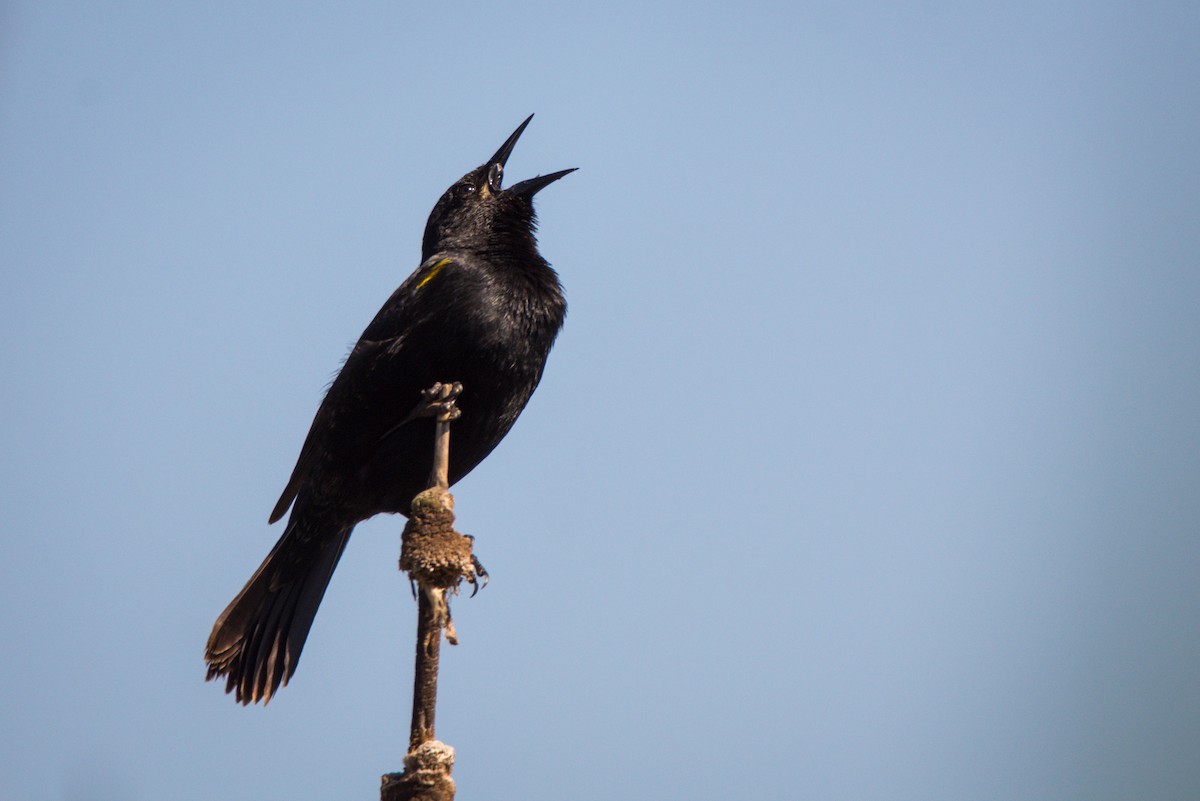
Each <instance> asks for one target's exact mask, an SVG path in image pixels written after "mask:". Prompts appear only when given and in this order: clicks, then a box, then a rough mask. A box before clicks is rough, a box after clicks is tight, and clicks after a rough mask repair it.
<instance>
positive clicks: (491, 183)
mask: <svg viewBox="0 0 1200 801" xmlns="http://www.w3.org/2000/svg"><path fill="white" fill-rule="evenodd" d="M503 180H504V168H503V167H501V166H500V165H499V164H493V165H492V167H491V169H489V170H488V189H490V190H492V191H493V192H499V191H500V183H501V181H503Z"/></svg>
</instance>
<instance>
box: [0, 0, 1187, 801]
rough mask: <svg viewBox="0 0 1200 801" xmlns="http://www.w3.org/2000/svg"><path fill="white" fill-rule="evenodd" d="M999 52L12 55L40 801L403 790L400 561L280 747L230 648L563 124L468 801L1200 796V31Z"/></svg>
mask: <svg viewBox="0 0 1200 801" xmlns="http://www.w3.org/2000/svg"><path fill="white" fill-rule="evenodd" d="M989 6H993V7H986V6H983V5H981V4H960V3H948V2H936V1H934V2H921V3H909V4H902V5H893V4H887V3H859V2H824V3H819V4H814V3H803V2H801V3H784V2H779V3H769V4H756V3H736V4H735V3H725V4H713V3H703V2H700V3H664V4H654V3H646V2H638V3H625V2H620V1H619V0H618V1H617V2H609V3H590V4H570V3H562V2H554V3H549V2H547V3H535V4H524V5H514V4H504V5H502V6H500V5H496V4H483V3H479V4H471V3H422V4H413V3H402V2H376V3H337V4H332V3H331V4H325V6H324V8H317V7H315V4H298V3H283V2H278V3H252V4H247V3H228V2H213V3H159V2H144V3H133V2H123V3H82V2H81V3H62V2H37V3H33V2H15V3H14V2H8V3H5V4H4V5H3V6H0V263H2V267H3V273H2V275H3V282H4V284H3V292H2V293H0V326H2V328H3V345H2V351H0V358H2V362H0V370H2V371H3V375H4V379H5V387H4V391H3V393H2V394H0V404H2V406H0V414H2V420H3V423H2V424H0V493H2V495H0V501H2V504H3V510H4V516H3V520H4V523H3V537H4V540H3V542H4V549H3V558H0V609H2V610H3V612H2V613H0V644H2V646H3V657H2V658H0V797H2V798H4V799H14V801H17V800H21V801H43V800H45V801H59V799H62V800H63V801H136V800H137V799H147V800H148V799H173V800H178V801H193V800H196V801H201V800H203V801H209V800H210V799H214V798H220V799H224V800H225V801H241V800H242V799H267V798H281V799H282V798H286V799H290V800H291V801H300V800H301V799H331V798H344V799H350V798H359V799H369V798H375V797H377V795H376V793H377V792H378V790H377V787H378V782H379V776H380V774H382V773H385V772H388V771H392V770H399V769H400V767H401V757H402V755H403V753H404V750H405V745H406V739H407V726H408V718H409V703H410V681H411V652H412V643H413V627H414V621H415V611H414V604H413V602H412V600H411V598H410V596H409V591H408V586H407V584H406V582H405V581H404V580H403V579H402V577H401V576H400V575H399V574H398V573H397V572H396V567H395V565H396V559H397V555H398V551H399V534H400V529H401V524H402V521H401V520H400V519H397V518H392V519H376V520H372V521H370V522H368V523H366V524H363V525H362V526H360V527H359V529H358V530H357V532H356V534H355V536H354V538H353V540H352V541H351V544H350V547H349V550H348V552H347V553H346V556H345V558H344V559H343V561H342V564H341V566H340V567H339V569H338V572H337V574H336V575H335V576H334V579H333V582H332V585H331V587H330V590H329V593H328V595H327V596H326V599H325V602H324V605H323V607H322V609H321V612H320V613H319V614H318V616H317V619H316V623H315V626H314V628H313V631H312V636H311V637H310V639H309V641H308V646H307V649H306V650H305V652H304V658H303V659H302V661H301V664H300V668H299V671H298V673H297V674H296V676H295V679H294V680H293V682H292V683H291V684H290V685H289V686H288V687H287V688H286V689H285V690H284V691H283V692H282V693H281V694H280V695H279V697H278V698H277V700H276V701H274V702H272V704H271V705H270V706H269V707H268V708H266V709H262V708H248V709H247V708H242V707H239V706H237V705H235V704H234V702H233V700H232V699H231V698H230V697H228V696H226V695H224V694H223V693H222V691H221V690H222V688H221V687H219V686H216V685H213V684H206V683H205V682H204V681H203V677H204V666H203V662H202V650H203V645H204V641H205V639H206V637H207V636H208V633H209V629H210V627H211V625H212V622H213V619H214V618H215V616H216V615H217V613H218V612H220V611H221V609H222V608H223V607H224V605H225V604H226V603H227V602H228V601H229V600H230V598H232V597H233V595H234V594H235V593H236V592H237V590H238V589H239V588H240V587H241V586H242V583H243V582H244V581H245V580H246V579H247V578H248V577H249V576H250V574H251V572H252V571H253V570H254V568H255V567H256V566H257V565H258V563H259V561H260V560H261V559H262V557H263V556H264V555H265V554H266V552H267V551H268V549H269V548H270V546H271V545H272V543H273V542H274V541H275V538H276V537H277V536H278V534H279V533H280V530H281V527H279V526H276V527H268V526H267V525H266V518H267V514H268V512H269V511H270V509H271V507H272V505H273V504H274V502H275V499H276V497H277V496H278V493H279V491H280V490H281V489H282V487H283V484H284V483H285V481H286V479H287V477H288V475H289V472H290V470H291V468H292V465H293V463H294V460H295V457H296V454H297V452H298V449H299V447H300V444H301V441H302V439H303V437H304V434H305V433H306V431H307V429H308V425H309V422H310V420H311V417H312V414H313V412H314V411H315V409H316V406H317V403H318V402H319V399H320V397H321V392H322V390H323V388H324V386H325V385H326V384H327V382H328V381H329V379H330V378H331V376H332V375H333V373H334V372H335V371H336V369H337V367H338V366H339V364H340V361H341V359H342V358H343V356H344V355H345V353H346V352H347V350H348V348H349V346H350V345H351V344H352V343H353V342H354V340H355V339H357V337H358V335H359V333H360V332H361V331H362V329H363V327H364V326H365V325H366V323H367V322H368V321H369V320H370V318H371V316H372V315H373V314H374V313H375V311H376V310H377V309H378V307H379V306H380V305H381V304H382V302H383V301H384V300H385V299H386V298H387V296H388V295H389V293H390V292H391V291H392V289H393V288H394V287H395V286H397V285H398V284H399V283H400V281H401V280H402V279H403V278H404V277H405V276H406V275H407V274H408V273H409V272H411V271H412V270H413V269H414V268H415V267H416V266H417V263H418V260H419V245H420V236H421V231H422V228H423V226H424V222H425V218H426V215H427V214H428V212H429V210H430V208H431V207H432V205H433V203H434V201H435V200H436V199H437V197H438V195H439V194H440V193H441V192H442V191H443V190H444V189H445V188H446V186H448V185H449V184H450V183H451V182H452V181H454V180H455V179H457V178H458V177H459V176H460V175H461V174H463V173H464V172H466V171H467V170H469V169H471V168H473V167H475V166H476V165H478V164H479V163H480V162H481V161H482V160H483V159H485V158H486V157H487V156H488V155H490V154H491V153H492V152H493V151H494V150H495V149H496V147H497V146H498V145H499V144H500V143H501V142H502V141H503V140H504V138H505V137H506V136H507V135H508V134H509V133H510V132H511V131H512V130H513V128H515V127H516V125H517V124H518V123H519V122H520V121H521V120H522V119H523V118H524V117H525V116H526V115H527V114H529V113H530V112H536V113H537V116H536V117H535V118H534V121H533V123H532V124H531V126H530V128H529V129H528V131H527V132H526V134H525V136H524V138H523V139H522V140H521V142H520V144H519V146H518V147H517V149H516V152H515V155H514V156H513V158H512V160H511V161H510V163H509V171H508V174H509V179H510V180H518V179H521V178H526V177H531V176H533V175H535V174H537V173H545V172H549V171H553V170H558V169H562V168H566V167H578V168H579V172H577V173H575V174H573V175H571V176H570V177H568V178H567V179H565V180H563V181H561V182H559V183H556V184H554V185H553V186H552V187H550V188H549V189H547V190H546V191H545V192H543V193H542V194H541V195H540V196H539V199H538V200H539V209H540V216H541V224H542V225H541V244H542V252H543V254H544V255H545V256H546V257H547V258H548V259H549V260H550V261H551V262H552V263H553V264H554V265H555V266H556V267H557V268H558V269H559V271H560V273H561V276H562V279H563V282H564V284H565V285H566V287H567V290H568V295H569V300H570V304H571V306H570V313H569V317H568V320H567V326H566V329H565V331H564V333H563V335H562V336H561V338H560V339H559V343H558V345H557V347H556V349H555V351H554V353H553V354H552V357H551V359H550V364H549V367H548V369H547V372H546V377H545V380H544V381H543V383H542V386H541V388H540V390H539V391H538V394H537V395H536V396H535V397H534V399H533V402H532V403H531V405H530V406H529V408H528V409H527V411H526V414H525V416H524V417H522V419H521V421H520V422H519V423H518V425H517V426H516V428H515V429H514V430H513V432H512V433H511V435H510V436H509V438H508V439H507V440H506V441H505V443H504V444H503V445H502V446H501V447H500V448H499V449H498V450H497V451H496V452H495V453H494V454H493V455H492V457H491V458H490V459H489V460H488V461H487V462H485V463H484V464H483V465H482V466H481V467H480V468H479V469H477V470H476V471H475V473H474V474H472V475H471V476H470V477H469V478H468V479H467V480H465V481H463V482H462V483H461V484H459V485H458V487H457V489H456V496H457V500H458V509H459V523H460V528H461V529H462V530H463V531H465V532H468V533H471V534H475V535H476V536H477V537H478V541H477V552H478V553H479V555H480V557H481V558H482V560H483V561H484V563H485V564H486V565H487V567H488V568H489V570H490V571H491V573H492V583H491V585H490V586H489V587H488V588H487V589H486V590H485V591H484V592H483V593H481V594H480V595H479V596H477V597H475V598H473V599H466V598H462V599H459V600H458V602H457V603H456V605H455V612H456V620H457V623H458V629H459V633H460V634H461V637H462V641H463V642H462V645H460V646H459V647H458V648H456V649H447V650H446V651H445V652H444V656H443V674H442V694H441V703H440V706H439V713H438V734H439V735H440V737H441V739H443V740H445V741H447V742H448V743H450V744H452V745H453V746H455V747H456V748H457V750H458V759H459V762H458V765H457V768H456V770H455V777H456V779H457V780H458V783H459V797H460V798H463V799H470V798H495V799H516V798H521V799H533V800H535V801H539V800H540V799H572V800H573V801H590V800H591V799H596V800H597V801H599V800H600V799H612V798H635V799H637V798H646V799H650V798H654V799H729V798H755V799H800V798H804V799H808V798H812V799H847V800H848V801H862V800H863V799H955V800H956V801H958V800H961V799H973V800H974V799H1006V800H1007V799H1088V800H1089V801H1095V800H1096V799H1134V798H1136V799H1156V800H1159V801H1161V800H1163V799H1189V800H1190V799H1195V798H1197V797H1200V757H1198V755H1200V537H1198V536H1197V535H1198V534H1200V147H1198V144H1197V143H1200V46H1198V45H1197V42H1200V7H1198V6H1197V5H1196V4H1195V3H1194V2H1179V3H1175V4H1169V3H1136V4H1135V3H1112V2H1093V3H1045V2H1036V3H1030V2H1016V3H1004V4H989ZM447 378H453V376H447Z"/></svg>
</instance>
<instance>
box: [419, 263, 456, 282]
mask: <svg viewBox="0 0 1200 801" xmlns="http://www.w3.org/2000/svg"><path fill="white" fill-rule="evenodd" d="M449 263H450V259H442V260H441V261H439V262H438V263H437V264H435V265H433V266H432V267H430V268H429V275H427V276H425V277H424V278H422V279H421V281H420V283H418V284H417V289H420V288H421V287H423V286H425V285H426V284H428V283H429V282H430V281H432V280H433V279H435V278H437V275H438V273H440V272H441V271H442V268H443V267H445V266H446V265H447V264H449Z"/></svg>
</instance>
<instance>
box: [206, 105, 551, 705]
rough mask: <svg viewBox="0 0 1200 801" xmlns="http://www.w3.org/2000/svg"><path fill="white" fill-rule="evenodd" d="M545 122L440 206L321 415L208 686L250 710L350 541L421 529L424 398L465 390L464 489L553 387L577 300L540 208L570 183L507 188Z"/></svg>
mask: <svg viewBox="0 0 1200 801" xmlns="http://www.w3.org/2000/svg"><path fill="white" fill-rule="evenodd" d="M530 119H532V115H531V116H530V118H529V119H526V120H525V122H523V123H521V125H520V127H518V128H517V130H516V131H514V132H513V134H512V135H511V136H510V137H509V138H508V140H507V141H505V143H504V144H503V145H502V146H501V147H500V149H499V150H498V151H497V152H496V154H495V155H494V156H492V158H490V159H488V161H486V162H485V163H484V164H482V165H481V166H479V167H478V168H476V169H474V170H472V171H471V172H469V173H467V174H466V175H464V176H463V177H462V178H461V179H460V180H459V181H457V182H456V183H455V184H454V185H453V186H451V187H450V188H449V189H447V190H446V192H445V193H444V194H443V195H442V197H441V199H439V200H438V202H437V205H436V206H435V207H434V209H433V212H432V213H431V214H430V215H429V222H428V223H427V224H426V226H425V236H424V239H423V241H422V247H421V258H422V263H421V266H420V267H418V268H417V270H416V272H414V273H413V274H412V275H410V276H409V277H408V278H407V279H406V280H405V281H404V283H402V284H401V285H400V287H399V288H398V289H397V290H396V291H395V292H393V293H392V296H391V297H390V298H388V300H387V302H386V303H384V305H383V308H381V309H380V310H379V313H378V314H376V315H375V319H374V320H372V321H371V323H370V325H368V326H367V328H366V330H365V331H364V332H363V334H362V337H361V338H360V339H359V341H358V343H357V344H356V345H355V346H354V348H353V350H351V352H350V355H349V356H348V357H347V358H346V362H345V364H344V365H343V366H342V369H341V371H340V372H339V373H338V376H337V378H336V379H334V381H333V383H332V384H331V385H330V387H329V391H328V392H327V393H326V395H325V398H324V400H323V401H322V403H321V406H320V408H319V409H318V410H317V414H316V417H315V419H314V420H313V423H312V427H311V428H310V429H309V432H308V437H307V439H306V440H305V442H304V445H303V447H302V448H301V450H300V457H299V459H298V460H297V462H296V467H295V469H294V470H293V472H292V476H291V478H290V480H289V481H288V483H287V487H286V488H285V489H284V491H283V494H282V495H281V496H280V498H279V502H278V503H277V504H276V505H275V509H274V511H272V513H271V517H270V522H272V523H274V522H275V521H276V520H278V519H279V518H281V517H282V516H283V515H284V514H285V513H286V512H287V510H288V508H289V506H290V507H291V510H292V512H291V516H290V517H289V518H288V521H287V525H286V527H285V529H284V532H283V535H282V536H281V537H280V539H279V541H278V542H277V543H276V544H275V547H274V548H273V549H272V550H271V552H270V554H268V555H267V558H266V559H265V560H264V561H263V563H262V565H261V566H260V567H259V568H258V570H257V571H256V572H255V574H254V575H253V576H252V577H251V578H250V581H249V582H247V584H246V586H245V587H244V588H243V589H242V591H241V592H240V593H239V594H238V596H237V597H236V598H234V599H233V601H232V602H231V603H230V604H229V606H228V607H227V608H226V609H225V611H224V612H222V613H221V616H220V617H218V618H217V622H216V624H215V625H214V626H213V631H212V635H211V636H210V637H209V639H208V646H207V649H206V653H205V660H206V661H207V662H208V678H209V679H213V678H217V677H220V676H224V677H225V680H226V691H227V692H234V693H235V694H236V697H237V700H238V701H240V702H242V703H250V702H252V701H255V702H256V701H260V700H261V701H264V702H266V701H269V700H270V698H271V696H272V695H273V694H274V693H275V692H276V691H277V690H278V689H279V687H280V686H282V685H285V684H287V682H288V679H289V678H290V677H291V676H292V674H293V673H294V672H295V670H296V662H297V660H298V659H299V657H300V651H301V649H302V648H303V647H304V641H305V639H306V638H307V636H308V631H309V628H310V627H311V625H312V621H313V616H314V615H315V614H316V611H317V606H318V605H319V604H320V603H321V598H322V597H323V596H324V594H325V588H326V586H327V585H328V583H329V579H330V576H331V575H332V574H333V570H334V568H335V567H336V566H337V563H338V560H339V559H340V558H341V555H342V551H343V549H344V548H345V546H346V542H347V540H348V539H349V537H350V532H351V531H352V530H353V528H354V526H355V525H356V524H357V523H358V522H359V521H361V520H365V519H367V518H368V517H371V516H373V515H376V514H379V513H380V512H398V513H401V514H407V513H408V509H409V504H410V503H411V501H412V498H413V496H414V495H416V494H417V493H418V492H420V491H421V490H423V489H424V488H425V485H426V481H427V479H428V476H429V471H430V464H431V460H432V452H433V451H432V447H433V445H432V443H433V426H434V424H433V421H432V420H431V419H430V418H427V417H426V418H418V419H413V420H410V421H407V422H406V419H407V418H408V415H409V413H410V412H411V411H412V410H413V409H414V407H416V406H417V404H418V403H419V402H420V401H421V394H420V393H421V390H423V389H426V388H428V387H430V386H431V385H433V384H434V383H436V382H455V381H457V382H461V383H462V385H463V387H464V389H463V392H462V395H461V397H460V398H459V402H458V405H459V408H461V409H462V417H461V418H459V420H458V421H457V422H455V424H454V447H453V449H452V451H451V454H450V481H451V482H452V483H453V482H454V481H457V480H458V479H460V478H462V477H463V476H465V475H466V474H467V473H468V472H470V471H471V469H472V468H473V467H475V465H477V464H479V462H480V461H481V460H482V459H483V458H484V457H485V456H487V455H488V453H490V452H491V451H492V449H493V448H495V447H496V445H497V444H498V443H499V442H500V440H501V439H503V438H504V435H505V434H507V433H508V430H509V429H510V428H511V427H512V425H513V423H514V422H515V421H516V419H517V416H518V415H519V414H520V413H521V410H522V409H523V408H525V404H526V403H527V402H528V401H529V397H530V396H531V395H532V394H533V390H534V388H535V387H537V385H538V382H539V381H540V380H541V377H542V370H543V369H544V367H545V364H546V357H547V356H548V355H549V353H550V348H551V346H552V345H553V344H554V339H555V337H556V336H557V335H558V332H559V329H560V328H561V327H562V323H563V319H564V316H565V314H566V301H565V299H564V297H563V292H562V287H561V285H560V284H559V281H558V276H557V274H556V273H555V272H554V270H553V269H552V268H551V267H550V265H549V264H547V263H546V261H545V259H543V258H542V257H541V255H540V254H539V253H538V249H537V241H536V239H535V237H534V231H535V228H536V221H535V215H534V211H533V196H534V195H535V194H536V193H537V192H538V191H539V190H541V189H542V188H544V187H545V186H547V185H549V184H550V183H552V182H554V181H556V180H558V179H559V178H561V177H563V176H564V175H566V174H567V173H569V172H572V170H563V171H561V172H556V173H551V174H549V175H545V176H540V177H538V178H532V179H530V180H528V181H522V182H521V183H518V184H515V185H513V186H511V187H508V188H503V186H502V180H503V175H504V165H505V163H506V162H507V160H508V156H509V154H510V153H511V152H512V149H513V147H514V145H516V142H517V139H518V138H519V137H520V136H521V133H522V132H523V131H524V130H525V126H526V125H528V124H529V120H530Z"/></svg>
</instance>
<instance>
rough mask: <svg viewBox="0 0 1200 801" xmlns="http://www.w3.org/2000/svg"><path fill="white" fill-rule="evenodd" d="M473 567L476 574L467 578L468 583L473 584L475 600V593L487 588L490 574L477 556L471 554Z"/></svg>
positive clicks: (472, 593)
mask: <svg viewBox="0 0 1200 801" xmlns="http://www.w3.org/2000/svg"><path fill="white" fill-rule="evenodd" d="M471 566H472V567H473V568H474V572H473V573H472V574H471V575H470V576H467V581H469V582H471V597H472V598H474V597H475V593H477V592H479V591H480V590H482V589H483V588H484V587H486V586H487V583H488V572H487V571H486V570H484V569H483V563H482V562H480V561H479V557H478V556H476V555H475V554H471Z"/></svg>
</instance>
